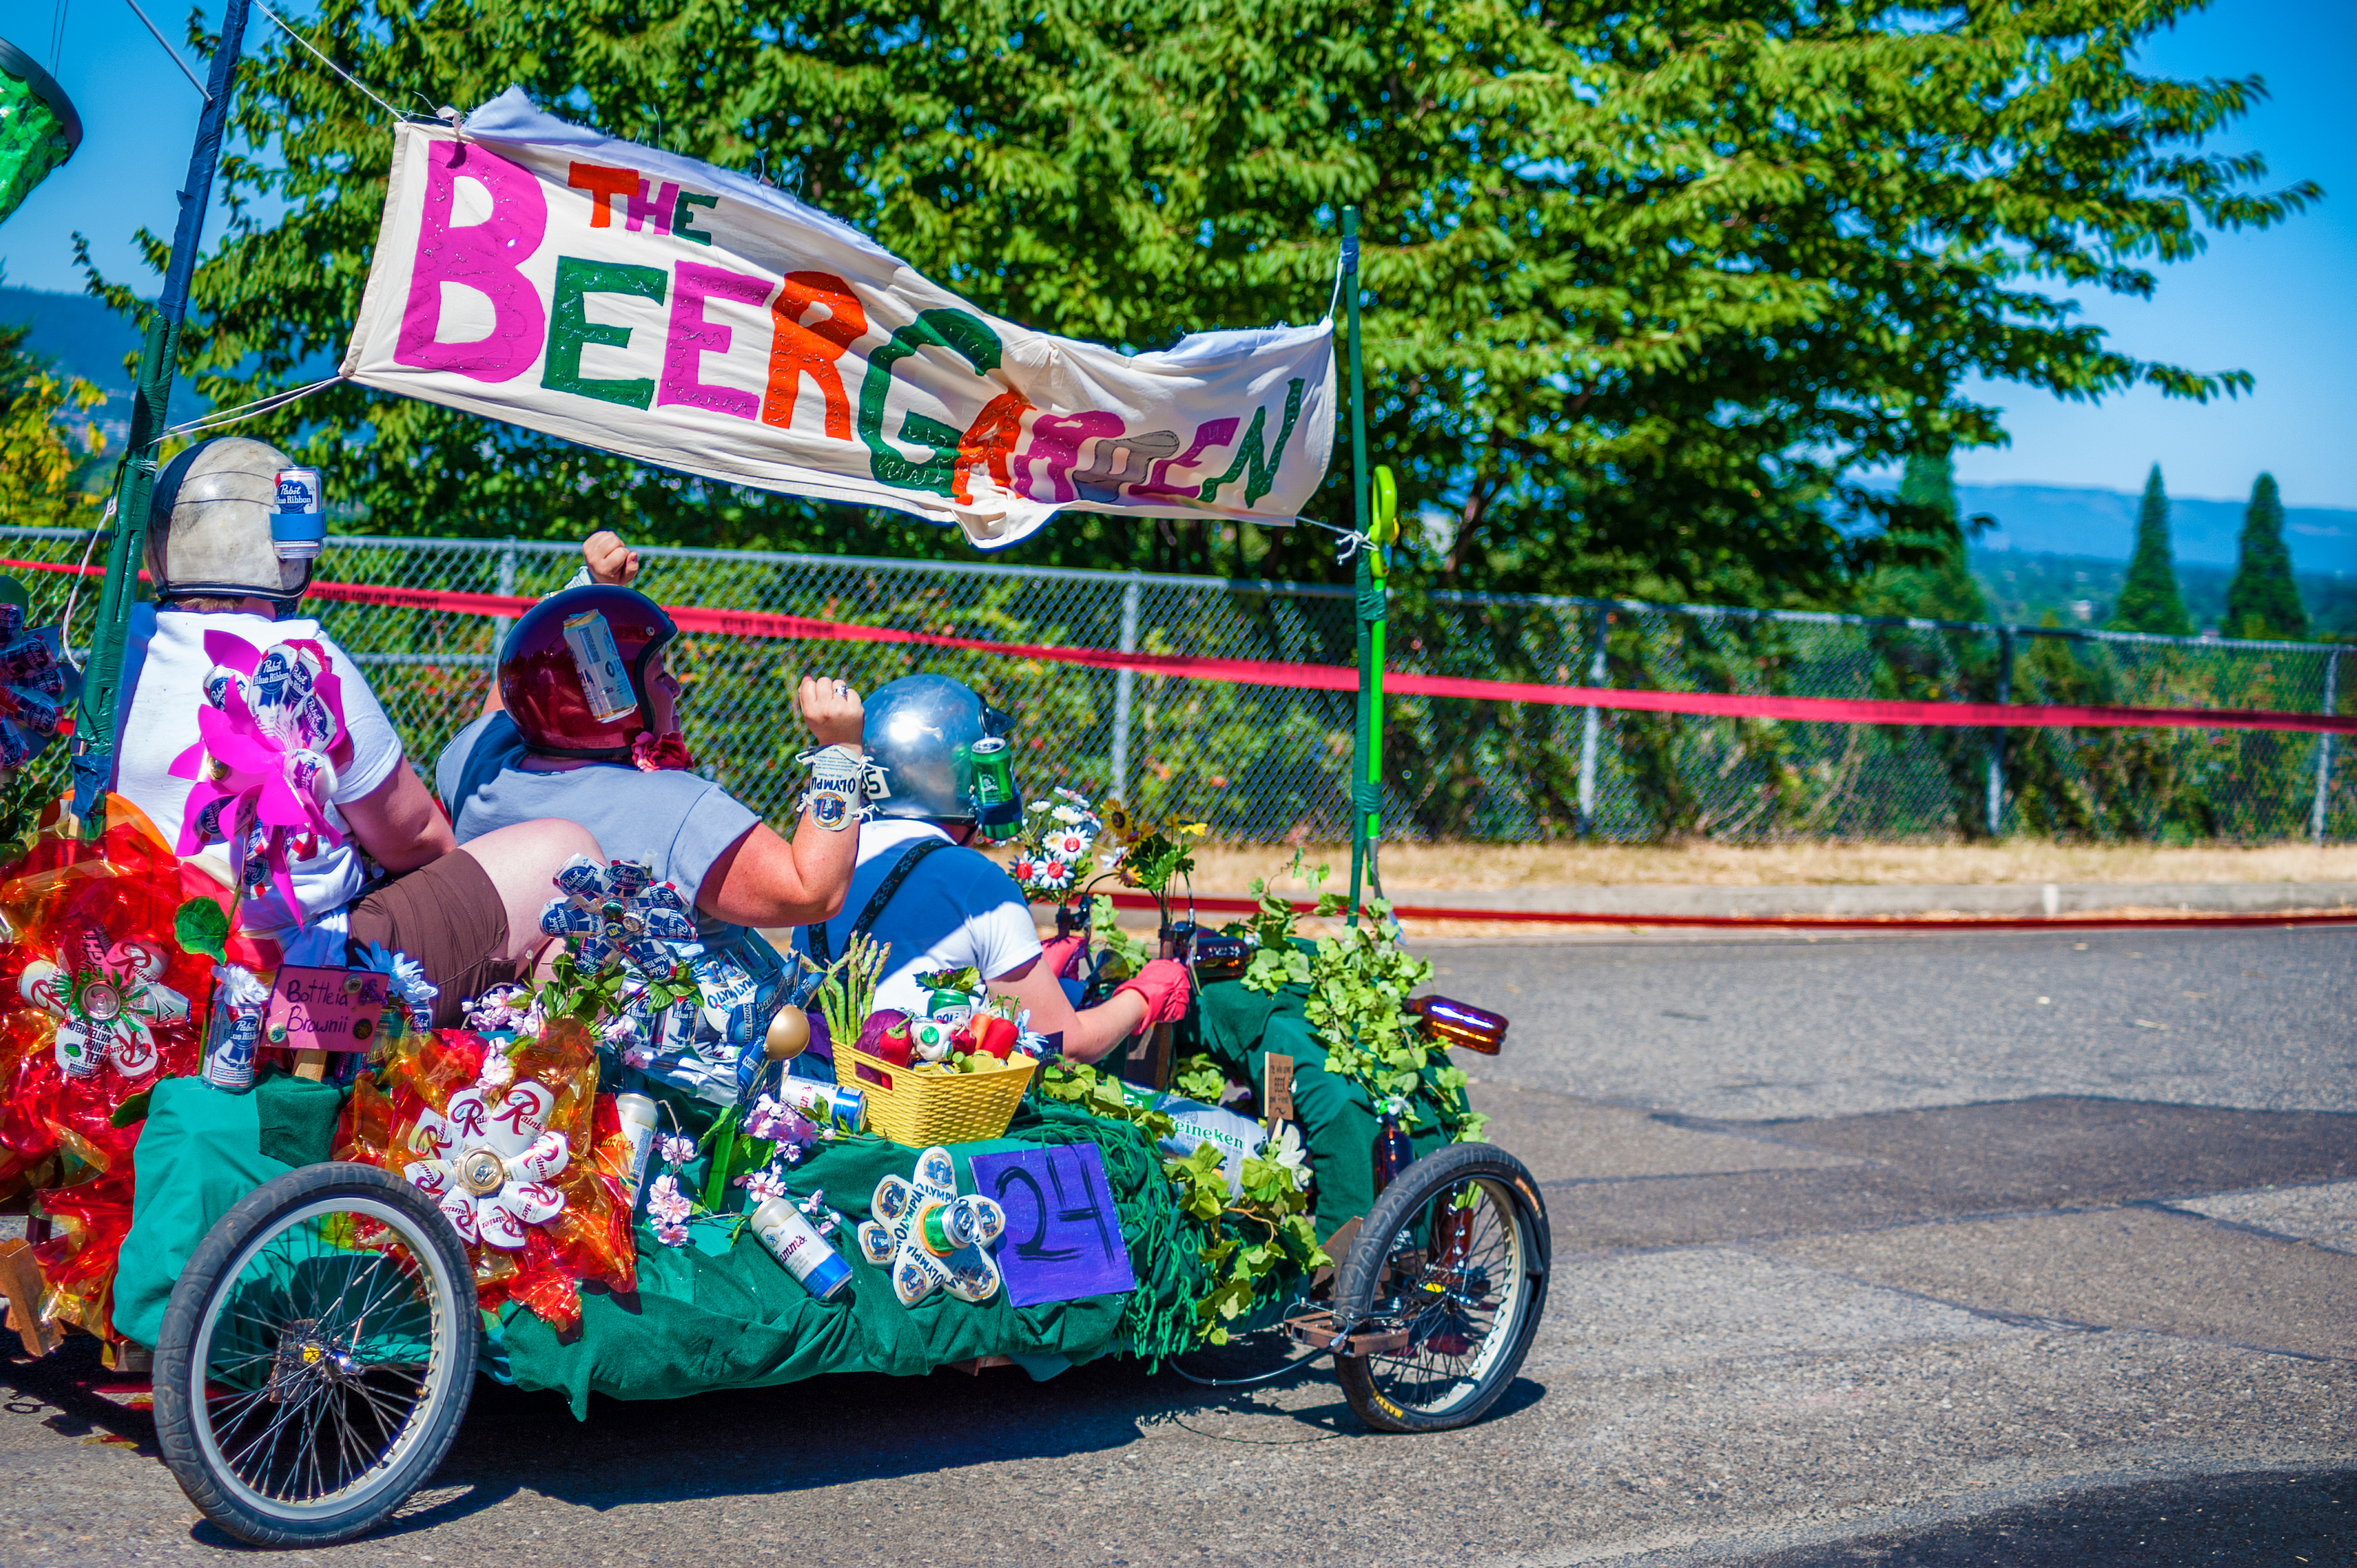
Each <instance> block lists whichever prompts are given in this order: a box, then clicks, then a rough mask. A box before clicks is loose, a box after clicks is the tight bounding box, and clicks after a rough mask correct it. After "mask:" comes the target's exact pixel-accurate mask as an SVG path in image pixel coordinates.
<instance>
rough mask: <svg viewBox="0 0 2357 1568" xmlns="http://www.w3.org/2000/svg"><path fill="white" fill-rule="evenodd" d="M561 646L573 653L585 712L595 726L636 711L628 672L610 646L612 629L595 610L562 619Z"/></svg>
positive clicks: (613, 648)
mask: <svg viewBox="0 0 2357 1568" xmlns="http://www.w3.org/2000/svg"><path fill="white" fill-rule="evenodd" d="M565 647H566V649H568V650H571V652H572V654H573V668H574V669H575V670H576V671H579V673H580V676H581V690H582V691H583V692H584V693H587V696H588V698H589V712H590V713H591V714H592V715H594V716H595V717H596V719H597V722H598V723H599V724H611V723H612V722H613V721H614V720H616V719H619V718H621V717H623V716H625V715H626V714H634V713H636V712H638V710H639V694H638V693H636V692H634V691H632V690H631V689H630V671H629V670H628V669H627V668H626V667H625V666H624V665H623V663H622V650H620V649H619V648H617V647H615V646H614V628H612V627H610V626H608V625H607V624H606V618H605V617H604V616H603V615H600V614H599V613H598V612H597V611H596V610H583V611H582V612H581V613H580V614H579V615H571V616H566V617H565Z"/></svg>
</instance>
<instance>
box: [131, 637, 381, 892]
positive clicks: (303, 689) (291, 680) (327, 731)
mask: <svg viewBox="0 0 2357 1568" xmlns="http://www.w3.org/2000/svg"><path fill="white" fill-rule="evenodd" d="M205 652H206V654H207V655H208V656H209V657H210V658H211V659H212V660H213V671H212V673H211V674H210V676H208V677H207V678H206V681H205V701H206V703H207V704H208V705H207V706H205V707H203V708H200V709H199V710H198V712H197V733H198V735H199V736H200V737H201V738H200V739H199V741H198V743H197V744H196V745H195V746H190V747H189V748H188V750H186V751H184V752H182V753H181V754H180V755H179V756H178V757H177V758H175V759H174V760H173V763H172V768H171V771H172V774H173V776H174V777H175V778H179V779H195V780H196V781H197V784H196V788H195V789H191V790H190V791H189V792H188V812H187V815H186V817H185V818H184V819H183V821H182V824H181V828H180V842H179V843H178V845H177V846H175V847H176V848H177V849H178V852H179V853H180V854H184V855H188V854H196V853H197V852H198V851H199V850H201V849H202V848H203V847H204V846H205V845H206V844H208V843H213V842H215V841H217V840H225V841H226V842H227V843H228V844H229V857H230V868H231V871H232V872H233V873H234V874H235V875H236V877H237V880H238V885H239V886H241V887H242V888H244V889H245V891H246V894H247V896H248V897H253V896H254V895H257V894H259V893H260V892H261V890H262V888H263V886H264V883H265V882H267V883H269V884H270V885H271V886H274V887H275V888H276V889H277V891H278V896H279V897H281V898H282V899H284V900H285V904H286V908H287V910H288V912H289V913H291V914H292V915H293V916H294V917H295V918H296V920H297V921H300V920H301V918H302V915H303V908H302V905H301V904H300V903H299V902H298V901H297V900H296V897H295V882H294V876H293V874H292V871H291V863H292V862H293V861H295V860H299V859H303V858H306V857H307V856H309V855H312V854H317V852H318V849H319V846H320V845H321V844H323V843H325V844H330V845H332V844H338V843H342V842H343V835H342V834H341V833H339V832H337V831H336V828H335V825H334V823H333V822H332V821H331V820H330V819H329V817H328V801H329V800H330V799H332V798H333V796H334V794H335V790H336V780H337V776H338V770H339V768H346V767H349V766H350V764H351V760H352V742H351V736H350V734H349V733H348V730H347V727H346V725H345V723H344V706H343V690H342V687H343V682H342V681H341V679H340V678H339V676H338V675H337V674H336V672H335V669H334V661H333V660H330V659H329V658H328V650H326V649H325V648H322V647H321V646H320V645H319V644H318V643H316V642H312V641H308V640H298V641H295V642H282V643H278V644H275V645H274V646H273V647H271V648H268V649H265V650H262V651H260V652H256V651H255V650H254V648H253V644H252V643H249V642H247V641H246V640H245V639H242V638H240V637H232V636H231V635H229V634H228V633H225V632H218V631H209V632H207V633H206V634H205Z"/></svg>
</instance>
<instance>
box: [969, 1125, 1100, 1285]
mask: <svg viewBox="0 0 2357 1568" xmlns="http://www.w3.org/2000/svg"><path fill="white" fill-rule="evenodd" d="M974 1187H975V1188H976V1190H978V1191H979V1192H981V1194H982V1195H983V1196H984V1197H989V1198H995V1199H996V1200H997V1203H998V1206H999V1207H1000V1208H1003V1209H1005V1210H1006V1239H1005V1240H1003V1241H1001V1242H1000V1243H999V1250H998V1272H999V1273H1001V1274H1003V1275H1005V1276H1006V1299H1007V1300H1008V1301H1010V1302H1012V1303H1013V1304H1014V1305H1017V1306H1039V1305H1042V1304H1043V1303H1047V1302H1051V1301H1078V1300H1080V1299H1081V1298H1082V1297H1083V1296H1092V1295H1112V1294H1117V1293H1118V1292H1121V1291H1127V1290H1135V1289H1136V1288H1137V1274H1136V1273H1135V1271H1134V1270H1132V1269H1131V1268H1130V1266H1129V1241H1128V1239H1127V1238H1126V1237H1125V1236H1124V1235H1123V1234H1122V1233H1121V1217H1120V1216H1119V1215H1118V1214H1116V1213H1115V1212H1114V1203H1113V1187H1112V1185H1111V1184H1110V1183H1108V1182H1107V1181H1106V1180H1105V1172H1104V1155H1103V1154H1102V1153H1101V1152H1099V1150H1098V1148H1097V1146H1096V1145H1095V1144H1067V1145H1063V1146H1060V1147H1058V1148H1052V1149H1017V1150H1014V1151H1012V1152H1010V1153H1007V1154H1001V1155H975V1156H974Z"/></svg>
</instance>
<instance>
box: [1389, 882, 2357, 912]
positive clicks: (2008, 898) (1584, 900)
mask: <svg viewBox="0 0 2357 1568" xmlns="http://www.w3.org/2000/svg"><path fill="white" fill-rule="evenodd" d="M1388 891H1389V892H1390V894H1391V896H1392V898H1393V901H1394V902H1395V903H1400V904H1410V905H1416V906H1420V907H1423V908H1448V909H1468V910H1471V909H1544V910H1560V911H1566V912H1571V913H1577V914H1583V915H1712V916H1735V917H1750V918H1769V919H1773V918H1780V917H1782V916H1787V915H1835V916H1875V915H1938V914H1959V915H2013V916H2030V915H2047V916H2053V915H2079V914H2092V913H2094V912H2096V911H2098V910H2108V909H2130V908H2134V909H2169V910H2174V911H2178V912H2181V913H2184V914H2193V915H2212V914H2215V915H2269V914H2276V913H2279V912H2281V911H2283V910H2287V909H2349V910H2352V911H2357V882H2065V883H2054V882H2046V883H2038V882H2009V883H1985V884H1974V885H1965V886H1889V885H1884V884H1877V885H1873V886H1864V885H1848V884H1831V885H1823V886H1816V885H1812V886H1797V887H1692V886H1620V887H1565V886H1547V887H1509V888H1500V889H1496V890H1490V891H1480V892H1449V893H1441V892H1426V891H1423V890H1421V889H1411V888H1400V887H1394V888H1391V889H1388Z"/></svg>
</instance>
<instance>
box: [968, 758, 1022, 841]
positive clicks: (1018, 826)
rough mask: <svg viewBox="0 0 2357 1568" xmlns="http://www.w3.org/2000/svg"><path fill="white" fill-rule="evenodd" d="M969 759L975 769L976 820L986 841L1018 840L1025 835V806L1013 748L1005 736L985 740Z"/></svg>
mask: <svg viewBox="0 0 2357 1568" xmlns="http://www.w3.org/2000/svg"><path fill="white" fill-rule="evenodd" d="M967 755H968V756H969V757H971V758H972V760H973V765H974V784H973V789H974V821H975V822H976V823H978V824H979V825H980V826H981V828H982V831H983V835H984V836H985V837H986V838H992V839H1010V838H1013V837H1015V836H1016V835H1017V834H1018V833H1020V832H1022V831H1023V802H1022V800H1020V799H1019V798H1017V795H1016V793H1015V761H1014V752H1013V748H1012V747H1010V746H1008V745H1007V743H1006V736H996V735H992V736H983V738H982V739H980V740H978V741H975V742H974V747H973V749H972V751H970V752H969V753H968V754H967Z"/></svg>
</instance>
